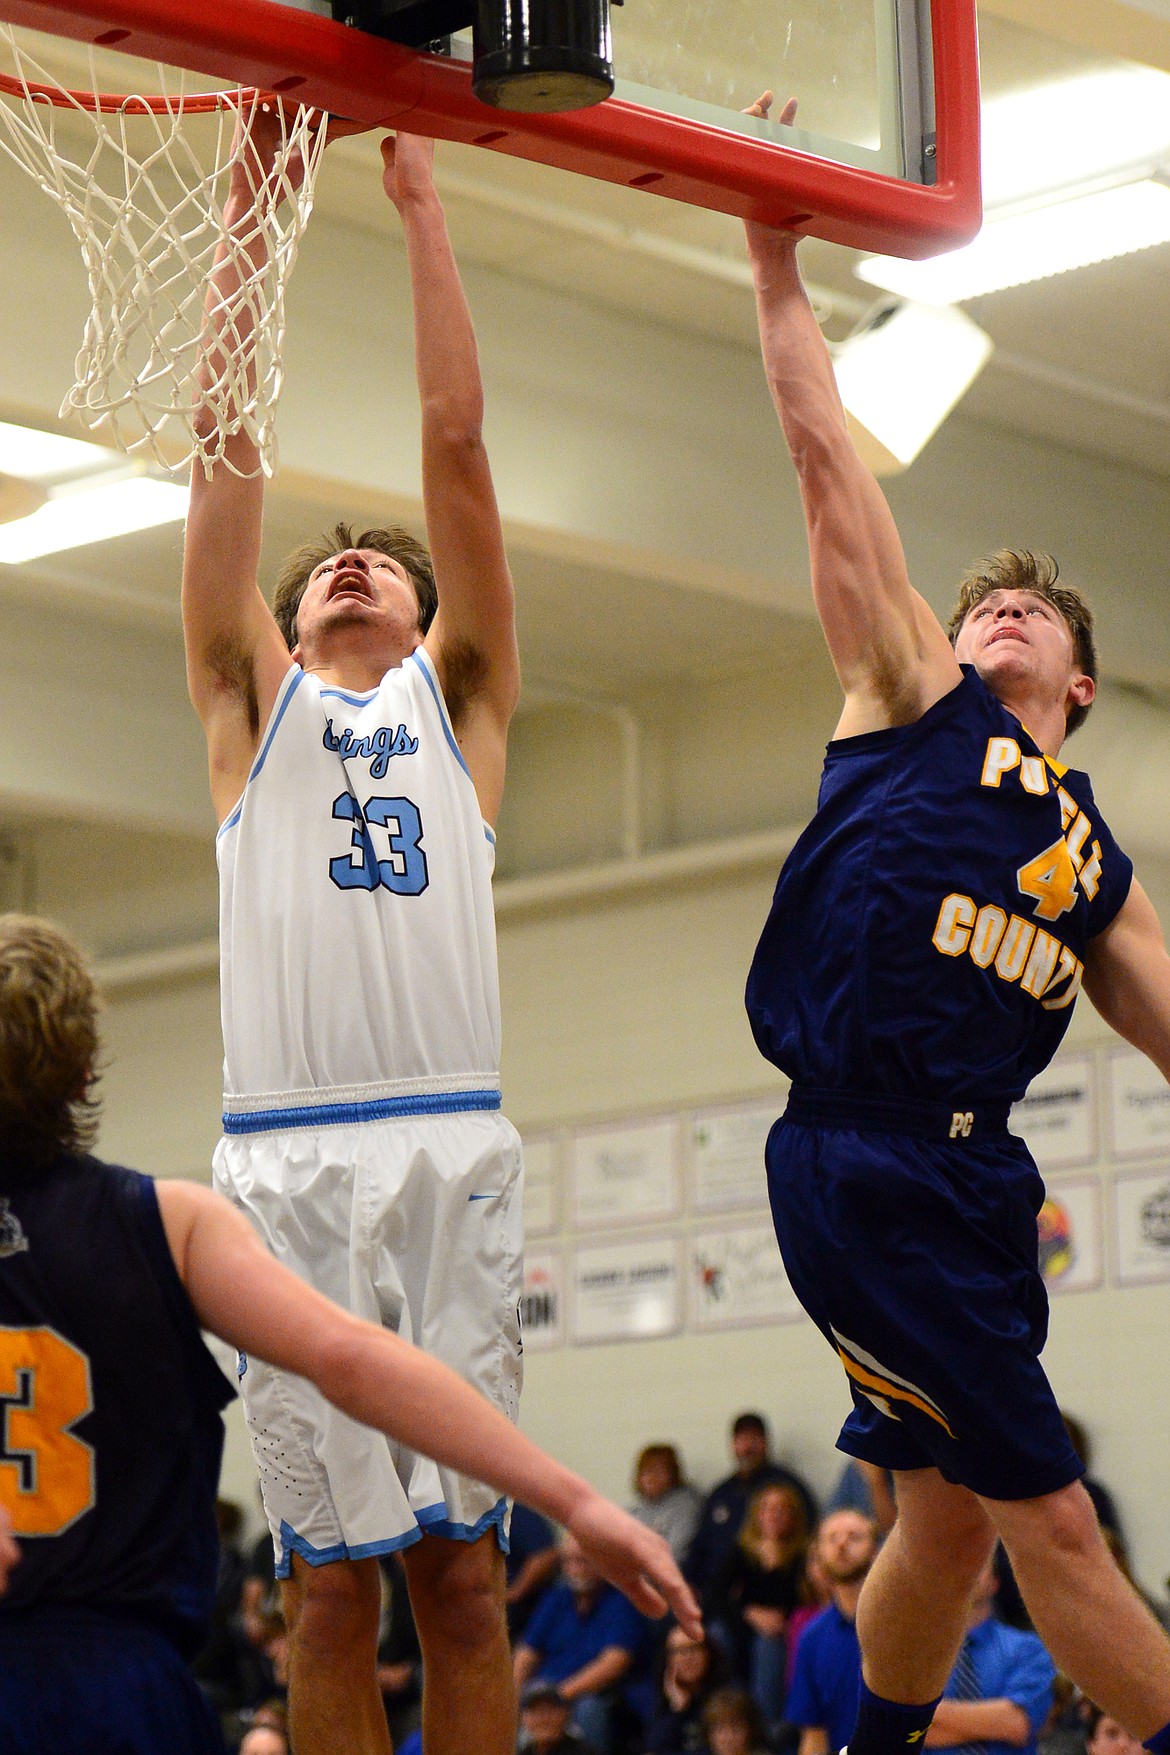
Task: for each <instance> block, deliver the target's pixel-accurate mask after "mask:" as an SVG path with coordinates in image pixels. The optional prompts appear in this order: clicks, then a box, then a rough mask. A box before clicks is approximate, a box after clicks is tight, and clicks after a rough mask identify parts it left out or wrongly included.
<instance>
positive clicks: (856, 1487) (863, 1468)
mask: <svg viewBox="0 0 1170 1755" xmlns="http://www.w3.org/2000/svg"><path fill="white" fill-rule="evenodd" d="M830 1511H860V1513H861V1515H862V1517H872V1518H873V1521H874V1522H875V1523H876V1524H877V1526H878V1533H879V1535H882V1536H887V1535H889V1533H890V1531H891V1530H892V1529H893V1527H894V1522H895V1520H896V1518H897V1516H898V1506H897V1502H896V1500H895V1499H894V1477H893V1475H891V1473H890V1471H889V1469H881V1468H879V1467H878V1466H877V1464H876V1463H870V1462H862V1460H861V1458H860V1457H857V1456H851V1457H850V1458H849V1460H848V1461H847V1462H846V1464H845V1467H844V1468H843V1469H842V1470H841V1473H840V1474H839V1475H838V1476H837V1481H836V1484H835V1486H834V1487H833V1491H832V1492H831V1493H830V1494H829V1497H828V1499H827V1500H826V1501H825V1511H824V1515H825V1516H826V1517H827V1516H828V1515H829V1513H830Z"/></svg>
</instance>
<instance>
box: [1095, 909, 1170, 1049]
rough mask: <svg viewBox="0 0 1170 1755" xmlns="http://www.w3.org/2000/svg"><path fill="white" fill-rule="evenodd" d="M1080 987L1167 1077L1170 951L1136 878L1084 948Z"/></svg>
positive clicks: (1105, 1015)
mask: <svg viewBox="0 0 1170 1755" xmlns="http://www.w3.org/2000/svg"><path fill="white" fill-rule="evenodd" d="M1084 990H1085V992H1086V993H1087V994H1088V996H1089V998H1090V999H1091V1000H1092V1002H1093V1005H1094V1006H1095V1007H1096V1009H1097V1011H1098V1012H1099V1013H1100V1014H1101V1016H1102V1018H1104V1020H1105V1022H1106V1023H1107V1024H1109V1025H1110V1026H1111V1028H1113V1029H1114V1030H1116V1031H1117V1033H1118V1035H1119V1036H1124V1037H1125V1039H1126V1041H1127V1042H1132V1043H1133V1045H1134V1047H1135V1048H1140V1049H1141V1051H1142V1053H1143V1054H1148V1055H1149V1057H1150V1059H1151V1060H1152V1061H1153V1062H1154V1065H1155V1066H1156V1067H1158V1069H1159V1070H1160V1072H1161V1073H1162V1076H1163V1078H1166V1079H1170V955H1168V954H1167V951H1166V944H1165V940H1164V938H1163V934H1162V925H1161V922H1160V921H1159V919H1158V915H1157V912H1156V910H1155V908H1154V905H1153V903H1152V902H1151V901H1150V899H1149V897H1148V896H1147V895H1146V893H1145V891H1144V890H1143V889H1142V887H1141V885H1140V884H1139V883H1138V881H1137V879H1136V878H1135V879H1134V881H1133V883H1132V884H1131V885H1130V891H1129V895H1128V896H1127V897H1126V899H1125V901H1124V902H1123V904H1122V906H1121V908H1120V909H1119V910H1118V913H1117V915H1116V916H1115V918H1114V919H1113V920H1112V921H1111V922H1110V924H1109V925H1108V926H1107V927H1106V928H1105V931H1104V932H1102V933H1099V934H1098V936H1097V937H1096V938H1095V939H1093V940H1092V941H1091V943H1090V945H1089V948H1088V950H1087V951H1086V953H1085V975H1084Z"/></svg>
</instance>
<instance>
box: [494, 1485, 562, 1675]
mask: <svg viewBox="0 0 1170 1755" xmlns="http://www.w3.org/2000/svg"><path fill="white" fill-rule="evenodd" d="M560 1564H561V1557H560V1552H559V1550H558V1548H557V1535H556V1531H555V1530H554V1529H553V1526H552V1524H551V1523H550V1522H549V1521H548V1519H547V1517H541V1515H540V1513H539V1511H533V1509H532V1507H531V1506H530V1505H521V1504H520V1502H519V1500H517V1502H516V1504H515V1505H513V1507H512V1521H511V1524H510V1526H509V1531H508V1552H507V1554H505V1556H504V1577H505V1580H506V1585H505V1590H504V1602H505V1603H506V1604H507V1609H508V1633H509V1636H510V1637H511V1640H512V1643H513V1644H515V1643H516V1640H517V1639H518V1638H519V1637H520V1635H521V1634H522V1633H523V1631H524V1627H525V1623H526V1622H527V1620H528V1617H529V1615H531V1613H532V1611H533V1609H534V1608H535V1607H536V1603H537V1599H538V1598H539V1596H540V1594H541V1592H542V1591H543V1590H544V1589H545V1587H546V1586H547V1585H550V1584H551V1583H552V1581H553V1579H554V1578H555V1577H556V1575H557V1572H558V1571H559V1569H560Z"/></svg>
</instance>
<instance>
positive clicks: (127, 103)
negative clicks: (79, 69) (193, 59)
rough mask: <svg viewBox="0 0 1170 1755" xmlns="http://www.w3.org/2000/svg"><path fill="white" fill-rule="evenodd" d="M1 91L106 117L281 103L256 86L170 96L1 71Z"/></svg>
mask: <svg viewBox="0 0 1170 1755" xmlns="http://www.w3.org/2000/svg"><path fill="white" fill-rule="evenodd" d="M0 93H3V94H4V96H6V97H15V98H32V99H34V100H38V101H40V102H41V103H47V104H52V105H53V107H54V108H55V109H58V110H73V109H79V110H88V111H89V112H90V113H91V114H94V115H97V114H100V115H103V116H116V115H118V114H119V113H123V114H129V115H133V114H134V112H135V111H136V110H137V111H140V112H141V113H142V114H143V115H151V116H176V115H179V116H206V115H208V114H210V112H211V111H213V110H221V109H226V108H228V107H229V106H233V107H234V106H236V105H243V104H245V103H247V104H251V103H253V102H254V101H255V100H256V99H257V98H260V99H264V98H270V99H271V101H272V102H273V103H274V104H277V105H279V104H280V99H279V97H277V96H275V95H274V94H273V93H271V92H266V91H265V92H262V91H259V90H258V89H257V88H256V87H255V86H244V87H236V88H233V89H232V90H230V91H200V92H187V93H185V94H184V95H182V96H179V95H178V94H177V93H175V94H173V95H172V96H170V97H167V96H166V95H165V94H164V93H162V92H160V93H158V94H157V95H153V96H151V95H143V94H142V93H138V94H132V93H125V94H122V93H119V92H109V91H70V90H68V89H67V88H66V87H64V86H60V85H41V84H38V83H37V82H36V81H35V80H31V79H30V80H29V81H28V82H27V84H26V83H25V81H24V80H23V79H16V78H14V77H13V75H12V74H10V73H0Z"/></svg>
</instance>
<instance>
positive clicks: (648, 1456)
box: [634, 1444, 683, 1492]
mask: <svg viewBox="0 0 1170 1755" xmlns="http://www.w3.org/2000/svg"><path fill="white" fill-rule="evenodd" d="M652 1462H661V1463H665V1464H666V1466H667V1468H668V1469H669V1470H670V1485H671V1486H672V1487H681V1486H682V1478H683V1472H682V1464H681V1462H680V1461H679V1457H678V1451H677V1450H676V1449H675V1448H674V1445H673V1444H647V1445H645V1446H644V1447H643V1448H642V1449H641V1450H640V1451H639V1452H638V1460H637V1462H636V1463H635V1464H634V1491H635V1492H639V1491H640V1488H639V1487H638V1477H639V1476H640V1475H641V1473H642V1470H643V1469H644V1468H645V1467H646V1465H647V1463H652Z"/></svg>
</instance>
